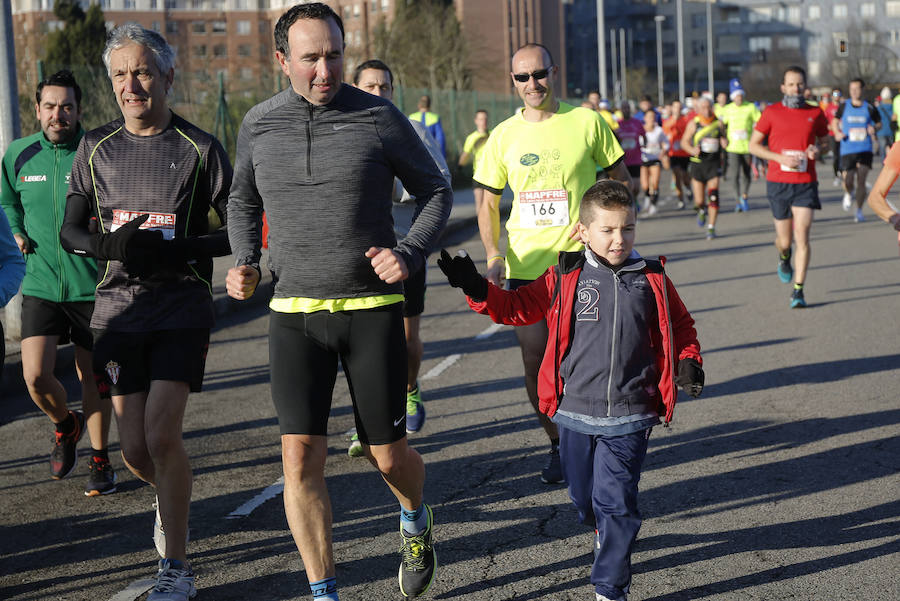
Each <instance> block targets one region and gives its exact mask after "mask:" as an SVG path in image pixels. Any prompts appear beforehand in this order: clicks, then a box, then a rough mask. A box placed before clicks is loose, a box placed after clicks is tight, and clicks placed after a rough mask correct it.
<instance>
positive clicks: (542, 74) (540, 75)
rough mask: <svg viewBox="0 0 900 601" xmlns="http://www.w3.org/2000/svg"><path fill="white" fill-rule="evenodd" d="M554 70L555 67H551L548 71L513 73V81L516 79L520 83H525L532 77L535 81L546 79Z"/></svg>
mask: <svg viewBox="0 0 900 601" xmlns="http://www.w3.org/2000/svg"><path fill="white" fill-rule="evenodd" d="M552 68H553V65H550V66H549V67H547V68H546V69H538V70H537V71H532V72H531V73H513V79H515V80H516V81H518V82H519V83H525V82H527V81H528V80H529V79H531V78H532V77H533V78H534V80H535V81H537V80H539V79H546V78H547V75H549V74H550V69H552Z"/></svg>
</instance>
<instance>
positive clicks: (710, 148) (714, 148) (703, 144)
mask: <svg viewBox="0 0 900 601" xmlns="http://www.w3.org/2000/svg"><path fill="white" fill-rule="evenodd" d="M700 152H705V153H706V154H712V153H714V152H719V139H718V138H703V139H702V140H700Z"/></svg>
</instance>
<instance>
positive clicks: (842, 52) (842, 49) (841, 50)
mask: <svg viewBox="0 0 900 601" xmlns="http://www.w3.org/2000/svg"><path fill="white" fill-rule="evenodd" d="M837 54H838V56H847V55H849V54H850V52H849V50H848V49H847V40H845V39H839V40H838V41H837Z"/></svg>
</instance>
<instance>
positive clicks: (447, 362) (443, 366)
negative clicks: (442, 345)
mask: <svg viewBox="0 0 900 601" xmlns="http://www.w3.org/2000/svg"><path fill="white" fill-rule="evenodd" d="M503 327H504V326H503V324H501V323H495V324H492V325H491V326H490V327H489V328H487V329H486V330H484V331H483V332H482V333H480V334H478V335H477V336H475V340H484V339H486V338H490V337H491V336H493V335H494V334H496V333H497V332H499V331H500V330H501V329H503ZM462 356H463V353H456V354H453V355H450V356H449V357H446V358H445V359H444V360H443V361H441V362H440V363H438V364H437V365H435V366H434V367H432V368H431V369H430V370H428V373H426V374H425V375H424V376H422V377H420V378H419V379H420V380H431V379H432V378H436V377H438V376H439V375H441V374H442V373H444V372H445V371H447V369H449V368H450V367H452V366H453V364H454V363H456V362H457V361H459V360H460V359H462Z"/></svg>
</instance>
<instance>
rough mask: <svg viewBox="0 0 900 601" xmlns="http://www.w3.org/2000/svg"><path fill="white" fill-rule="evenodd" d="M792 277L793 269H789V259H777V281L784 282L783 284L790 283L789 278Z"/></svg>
mask: <svg viewBox="0 0 900 601" xmlns="http://www.w3.org/2000/svg"><path fill="white" fill-rule="evenodd" d="M792 277H794V268H793V267H791V259H790V258H787V259H782V258H780V257H779V259H778V279H779V280H781V281H782V282H784V283H785V284H790V283H791V278H792Z"/></svg>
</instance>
